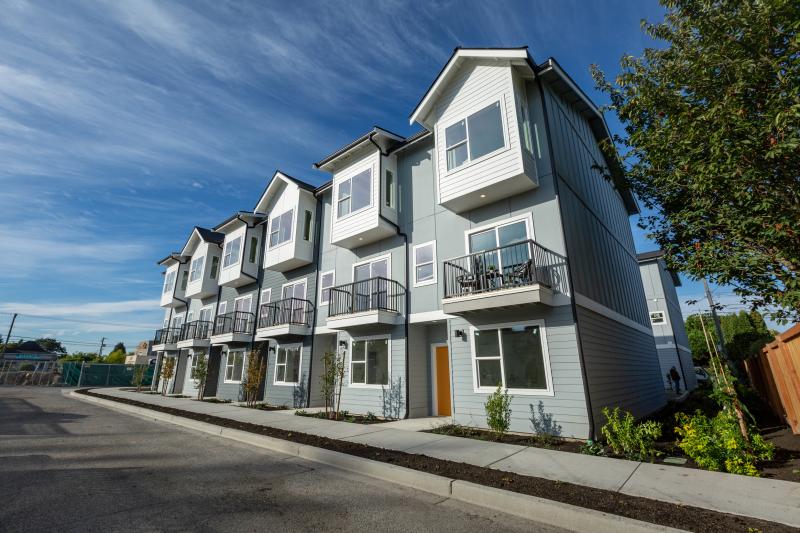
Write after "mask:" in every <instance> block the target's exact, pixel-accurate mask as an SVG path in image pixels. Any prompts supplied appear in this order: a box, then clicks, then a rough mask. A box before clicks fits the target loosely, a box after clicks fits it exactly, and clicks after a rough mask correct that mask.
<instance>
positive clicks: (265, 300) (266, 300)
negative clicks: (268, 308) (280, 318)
mask: <svg viewBox="0 0 800 533" xmlns="http://www.w3.org/2000/svg"><path fill="white" fill-rule="evenodd" d="M264 293H266V294H267V297H266V298H264ZM270 300H272V288H271V287H270V288H269V289H261V301H260V302H259V307H260V306H262V305H264V304H268V303H270Z"/></svg>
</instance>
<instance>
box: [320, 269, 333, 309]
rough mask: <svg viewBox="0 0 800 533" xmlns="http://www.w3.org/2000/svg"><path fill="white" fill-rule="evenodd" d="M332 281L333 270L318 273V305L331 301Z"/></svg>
mask: <svg viewBox="0 0 800 533" xmlns="http://www.w3.org/2000/svg"><path fill="white" fill-rule="evenodd" d="M334 283H336V272H335V271H333V270H330V271H328V272H323V273H322V274H320V276H319V285H320V293H319V305H328V302H330V301H331V287H333V284H334Z"/></svg>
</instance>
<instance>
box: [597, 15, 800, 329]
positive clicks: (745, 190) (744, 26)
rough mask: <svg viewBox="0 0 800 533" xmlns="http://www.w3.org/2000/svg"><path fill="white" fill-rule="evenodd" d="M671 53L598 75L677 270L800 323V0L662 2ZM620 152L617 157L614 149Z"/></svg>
mask: <svg viewBox="0 0 800 533" xmlns="http://www.w3.org/2000/svg"><path fill="white" fill-rule="evenodd" d="M661 3H662V4H663V5H664V6H665V7H666V9H667V13H666V18H665V20H664V21H663V22H662V23H659V24H651V23H646V22H643V23H642V25H643V29H644V31H645V32H646V33H647V34H648V35H649V36H650V37H652V38H653V39H655V40H657V41H660V42H661V43H663V47H660V48H648V49H646V50H645V51H644V54H643V55H642V57H633V56H625V57H623V58H622V59H621V61H620V66H621V74H619V75H618V76H617V77H616V79H615V80H614V82H613V83H611V82H609V81H607V80H606V78H605V76H604V75H603V73H602V72H600V70H599V69H597V67H593V76H594V78H595V81H596V83H597V86H598V88H599V89H600V90H602V91H604V92H606V93H607V94H608V95H609V96H610V99H611V106H610V108H611V109H614V110H615V111H616V112H617V114H618V115H619V118H620V120H621V121H622V124H623V125H624V127H625V133H626V135H625V137H622V138H621V137H617V138H616V139H615V140H616V141H617V143H618V145H620V146H621V147H622V148H623V149H625V150H626V152H625V153H624V156H623V158H624V160H625V162H626V163H627V165H626V166H627V183H626V184H620V185H621V186H625V185H629V186H630V187H631V188H632V189H633V191H634V192H635V193H636V194H637V195H638V197H639V198H640V199H641V200H642V201H643V203H644V205H645V206H646V207H647V208H648V209H650V210H651V214H649V215H648V216H645V217H643V219H642V221H641V225H642V226H643V227H644V228H646V229H648V230H650V232H651V235H652V237H653V238H654V239H655V240H656V242H658V244H659V245H660V246H661V248H662V249H664V250H665V252H666V254H667V255H666V259H667V262H668V263H669V264H670V266H671V267H673V268H676V269H678V270H681V271H684V272H686V273H688V274H689V275H690V276H693V277H695V278H699V277H707V278H709V279H710V280H712V281H715V282H717V283H720V284H728V285H732V286H733V287H734V290H735V291H736V292H737V293H738V294H739V295H740V296H742V298H743V300H746V301H748V302H749V303H750V304H752V305H753V306H755V307H756V308H765V309H768V310H769V312H770V314H771V315H772V316H773V318H775V319H777V320H779V321H785V320H790V319H791V320H800V230H799V229H798V227H797V221H798V220H800V61H798V54H800V37H799V33H798V32H799V31H800V24H798V21H799V20H800V2H797V0H661ZM607 148H610V147H607Z"/></svg>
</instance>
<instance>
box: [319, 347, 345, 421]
mask: <svg viewBox="0 0 800 533" xmlns="http://www.w3.org/2000/svg"><path fill="white" fill-rule="evenodd" d="M344 366H345V365H344V355H342V354H339V353H337V352H325V354H324V355H323V356H322V367H323V369H322V376H320V393H322V397H323V398H325V416H326V417H327V418H331V419H333V420H339V407H338V405H337V402H336V398H337V394H336V387H337V385H338V386H339V396H340V397H341V384H342V382H343V381H344Z"/></svg>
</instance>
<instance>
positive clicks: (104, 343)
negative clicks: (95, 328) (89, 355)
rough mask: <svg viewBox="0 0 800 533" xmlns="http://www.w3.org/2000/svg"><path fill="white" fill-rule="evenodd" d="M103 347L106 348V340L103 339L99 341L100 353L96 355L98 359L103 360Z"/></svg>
mask: <svg viewBox="0 0 800 533" xmlns="http://www.w3.org/2000/svg"><path fill="white" fill-rule="evenodd" d="M105 347H106V338H105V337H103V338H102V339H100V353H99V354H97V358H98V359H102V358H103V348H105Z"/></svg>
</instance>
